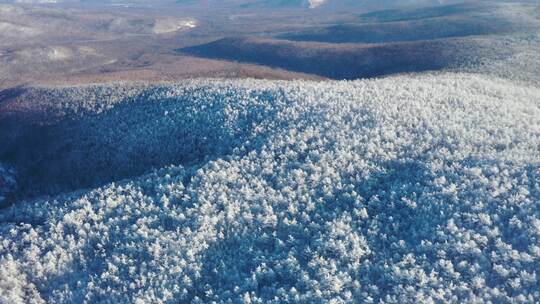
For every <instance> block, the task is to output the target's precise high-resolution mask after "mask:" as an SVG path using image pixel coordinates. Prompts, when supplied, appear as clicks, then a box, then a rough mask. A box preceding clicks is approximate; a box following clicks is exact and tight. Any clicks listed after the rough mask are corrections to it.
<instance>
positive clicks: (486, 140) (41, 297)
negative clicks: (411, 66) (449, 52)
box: [0, 73, 540, 303]
mask: <svg viewBox="0 0 540 304" xmlns="http://www.w3.org/2000/svg"><path fill="white" fill-rule="evenodd" d="M35 90H39V94H38V93H36V92H37V91H34V92H33V93H35V94H37V95H39V96H41V100H40V101H39V106H40V107H42V108H43V109H45V110H46V112H48V113H52V117H54V118H55V119H53V120H51V128H50V129H48V130H49V132H50V133H48V134H49V135H50V136H51V139H57V140H58V142H55V141H46V142H45V143H42V144H41V146H38V148H40V149H43V150H42V151H43V153H42V154H41V157H42V158H41V159H39V160H36V161H35V162H33V163H32V166H33V167H32V168H33V170H37V171H35V172H40V174H41V173H43V175H40V174H37V176H32V177H30V176H26V177H25V174H27V173H25V170H24V166H21V165H20V164H24V161H23V159H15V160H13V161H14V162H17V161H19V162H20V163H19V166H20V167H23V169H22V170H21V172H18V176H20V177H18V179H17V182H18V184H19V186H20V187H21V188H22V189H23V190H22V191H30V190H28V189H32V190H35V191H41V193H42V194H43V193H49V194H51V195H52V196H40V198H37V199H28V200H24V201H22V202H18V203H17V204H14V205H12V206H11V207H9V208H5V209H2V210H1V211H0V270H1V272H2V273H1V275H0V302H1V303H44V302H45V303H83V302H91V303H96V302H103V303H190V302H191V303H441V302H447V303H480V302H486V303H489V302H491V303H536V302H539V301H540V281H539V280H540V278H538V275H540V150H539V147H540V100H539V97H540V89H539V88H538V87H537V86H536V85H534V84H530V83H529V84H528V83H521V84H518V83H516V82H515V81H510V80H505V79H502V78H497V77H495V76H483V75H475V74H466V73H441V74H425V75H416V76H412V75H404V76H392V77H387V78H382V79H374V80H358V81H344V82H337V81H330V82H306V81H295V82H282V81H262V80H261V81H256V80H235V81H233V80H193V81H185V82H181V83H177V84H163V85H147V86H141V87H139V88H137V89H133V88H128V87H127V86H125V85H109V86H80V87H70V88H46V87H44V88H38V89H35ZM28 94H32V92H30V93H28ZM74 96H75V97H74ZM76 96H79V97H76ZM115 96H128V97H126V98H116V97H115ZM75 117H77V119H74V118H75ZM52 121H54V123H53V122H52ZM59 130H63V132H65V133H60V132H59ZM61 134H67V135H64V136H65V137H66V138H68V139H69V143H68V144H65V145H60V144H59V142H60V139H58V136H61ZM105 156H106V157H105ZM27 157H28V161H29V160H30V159H31V158H32V157H33V156H32V154H28V155H27ZM40 170H42V171H40ZM4 171H5V170H4ZM4 171H2V172H4ZM6 172H7V171H6ZM47 172H49V173H51V172H54V174H50V175H46V174H45V173H47ZM2 174H3V173H2ZM9 176H10V175H9ZM0 178H3V177H0ZM45 178H49V180H47V181H45V180H44V179H45ZM28 180H31V183H32V184H31V185H29V184H28ZM100 181H114V182H112V183H109V184H105V185H103V184H101V185H99V183H100ZM25 183H26V184H25ZM51 184H53V185H54V189H56V190H58V191H56V192H54V191H52V190H51V189H49V188H47V186H50V185H51ZM95 185H97V186H95ZM88 187H90V188H93V189H88V190H84V188H88ZM94 187H95V188H94ZM25 189H26V190H25ZM36 189H37V190H36ZM74 189H79V190H78V191H75V192H69V191H68V192H65V191H67V190H74ZM2 191H4V190H3V188H2ZM58 193H63V194H58ZM0 195H2V193H0Z"/></svg>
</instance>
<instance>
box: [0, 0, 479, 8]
mask: <svg viewBox="0 0 540 304" xmlns="http://www.w3.org/2000/svg"><path fill="white" fill-rule="evenodd" d="M76 2H81V3H104V4H115V3H116V4H125V5H129V4H149V5H150V4H152V5H155V4H170V3H177V4H180V5H190V6H193V5H197V4H201V5H203V4H204V5H208V4H213V3H215V4H216V5H219V6H223V5H225V6H231V7H238V8H294V7H299V8H312V9H315V8H324V7H329V6H331V7H350V6H354V7H366V8H370V9H382V8H396V7H407V6H415V5H422V6H426V5H446V4H449V3H458V2H464V1H459V0H399V1H398V0H128V1H123V0H0V3H27V4H29V3H36V4H54V3H76ZM465 2H473V1H465Z"/></svg>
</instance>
